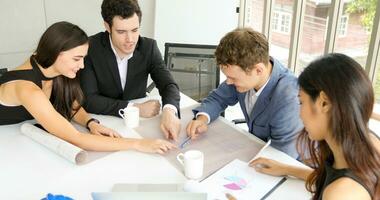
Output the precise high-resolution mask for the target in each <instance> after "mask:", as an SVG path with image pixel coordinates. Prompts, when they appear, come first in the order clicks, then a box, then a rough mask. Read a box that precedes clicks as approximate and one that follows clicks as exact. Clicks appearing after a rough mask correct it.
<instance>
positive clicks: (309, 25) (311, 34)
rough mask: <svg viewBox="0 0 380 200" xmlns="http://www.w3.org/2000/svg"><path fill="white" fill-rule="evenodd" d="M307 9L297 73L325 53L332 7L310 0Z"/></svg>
mask: <svg viewBox="0 0 380 200" xmlns="http://www.w3.org/2000/svg"><path fill="white" fill-rule="evenodd" d="M305 9H306V10H305V14H304V18H303V29H302V35H301V40H300V51H299V55H298V60H297V61H298V64H297V66H296V68H295V74H296V75H299V74H300V73H301V72H302V70H303V69H304V68H305V67H306V66H307V65H308V64H309V63H310V62H311V61H312V60H314V59H315V58H317V57H319V56H321V55H322V54H323V52H324V48H325V42H326V30H327V21H328V15H329V12H330V10H331V7H330V6H321V5H320V4H318V3H316V2H315V1H313V0H308V1H307V2H306V6H305Z"/></svg>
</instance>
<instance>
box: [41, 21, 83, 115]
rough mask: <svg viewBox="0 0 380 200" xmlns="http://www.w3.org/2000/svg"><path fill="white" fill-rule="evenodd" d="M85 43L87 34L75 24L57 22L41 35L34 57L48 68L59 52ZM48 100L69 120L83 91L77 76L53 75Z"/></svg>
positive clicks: (77, 108)
mask: <svg viewBox="0 0 380 200" xmlns="http://www.w3.org/2000/svg"><path fill="white" fill-rule="evenodd" d="M86 43H88V36H87V34H86V33H85V32H84V31H83V30H82V29H81V28H79V27H78V26H77V25H74V24H71V23H69V22H57V23H55V24H53V25H51V26H50V27H49V28H48V29H47V30H46V31H45V32H44V34H43V35H42V36H41V39H40V41H39V43H38V46H37V50H36V51H35V55H34V58H35V60H36V61H37V63H38V64H39V65H41V66H42V67H43V68H48V67H50V66H51V65H53V63H54V62H55V61H56V60H57V57H58V55H59V53H60V52H62V51H67V50H70V49H72V48H75V47H78V46H81V45H84V44H86ZM50 100H51V102H52V104H53V106H54V108H55V109H56V110H57V111H58V112H59V113H60V114H61V115H62V116H64V117H65V118H66V119H68V120H71V119H72V118H73V116H74V115H75V113H76V112H77V111H78V110H79V109H80V107H81V104H82V102H83V92H82V90H81V88H80V83H79V79H78V76H76V77H75V78H74V79H70V78H67V77H65V76H62V75H60V76H57V77H55V78H54V79H53V89H52V94H51V98H50ZM74 102H77V103H78V104H74Z"/></svg>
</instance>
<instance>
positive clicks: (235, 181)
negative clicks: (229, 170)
mask: <svg viewBox="0 0 380 200" xmlns="http://www.w3.org/2000/svg"><path fill="white" fill-rule="evenodd" d="M224 179H226V180H228V181H230V182H231V183H228V184H225V185H223V186H224V187H225V188H227V189H230V190H242V189H244V188H245V187H247V181H246V180H244V179H243V178H240V177H238V176H227V177H224Z"/></svg>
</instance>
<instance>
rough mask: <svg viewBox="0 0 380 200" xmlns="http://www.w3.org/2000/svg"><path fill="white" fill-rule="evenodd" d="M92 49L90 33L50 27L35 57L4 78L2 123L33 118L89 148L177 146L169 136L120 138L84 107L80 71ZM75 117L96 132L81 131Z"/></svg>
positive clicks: (161, 148)
mask: <svg viewBox="0 0 380 200" xmlns="http://www.w3.org/2000/svg"><path fill="white" fill-rule="evenodd" d="M87 50H88V37H87V35H86V33H85V32H84V31H83V30H82V29H80V28H79V27H78V26H76V25H74V24H71V23H68V22H57V23H55V24H53V25H51V26H50V27H49V28H48V29H47V30H46V31H45V32H44V34H43V35H42V37H41V39H40V41H39V44H38V47H37V50H36V51H35V53H34V54H33V55H32V56H31V57H30V59H28V60H27V61H26V62H25V63H24V64H22V65H21V66H19V67H17V68H15V69H14V70H12V71H9V72H7V73H5V74H4V75H3V76H1V77H0V125H6V124H15V123H19V122H22V121H25V120H29V119H33V118H34V119H36V120H37V122H38V123H40V124H41V125H42V126H43V127H44V128H45V129H46V130H47V131H48V132H50V133H51V134H53V135H55V136H57V137H59V138H61V139H63V140H66V141H68V142H70V143H72V144H74V145H77V146H79V147H81V148H83V149H86V150H94V151H116V150H127V149H135V150H138V151H142V152H152V153H153V152H155V153H164V152H166V151H168V150H169V149H171V148H173V147H174V146H173V144H171V143H169V142H167V141H164V140H149V139H125V138H120V135H119V134H118V133H117V132H115V131H113V130H111V129H109V128H107V127H105V126H103V125H101V124H100V123H99V121H98V120H96V119H93V118H91V117H90V115H89V114H88V113H87V112H86V111H85V110H84V109H83V108H82V106H81V105H82V101H83V93H82V90H81V88H80V84H79V81H78V78H77V72H78V71H79V70H80V69H82V68H83V67H84V64H83V59H84V57H85V56H86V54H87ZM71 120H73V121H75V122H77V123H79V124H81V125H83V126H85V127H87V128H88V129H89V131H90V132H91V133H92V134H82V133H80V132H79V131H78V130H76V129H75V128H74V127H73V126H72V124H71V123H70V121H71ZM107 136H108V137H107Z"/></svg>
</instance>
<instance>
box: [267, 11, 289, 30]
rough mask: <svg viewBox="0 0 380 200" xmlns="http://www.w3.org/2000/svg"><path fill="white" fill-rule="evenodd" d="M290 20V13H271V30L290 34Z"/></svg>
mask: <svg viewBox="0 0 380 200" xmlns="http://www.w3.org/2000/svg"><path fill="white" fill-rule="evenodd" d="M291 19H292V16H291V14H290V13H286V12H282V11H275V12H274V13H273V20H272V30H273V31H276V32H279V33H284V34H290V29H291V27H290V24H291Z"/></svg>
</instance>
